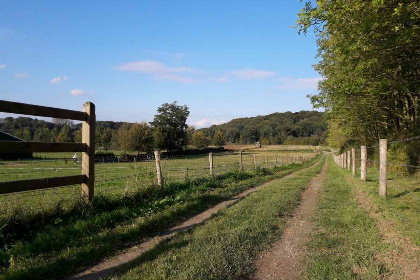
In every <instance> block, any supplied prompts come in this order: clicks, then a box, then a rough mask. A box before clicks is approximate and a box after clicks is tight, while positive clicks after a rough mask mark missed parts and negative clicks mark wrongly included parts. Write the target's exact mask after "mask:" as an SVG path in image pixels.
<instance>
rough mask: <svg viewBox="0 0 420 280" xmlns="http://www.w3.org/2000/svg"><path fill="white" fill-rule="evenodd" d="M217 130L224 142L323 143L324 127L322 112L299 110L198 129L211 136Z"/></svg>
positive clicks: (235, 120) (240, 119) (325, 128)
mask: <svg viewBox="0 0 420 280" xmlns="http://www.w3.org/2000/svg"><path fill="white" fill-rule="evenodd" d="M219 130H220V131H223V132H224V133H225V134H226V142H227V143H235V144H254V143H256V142H261V143H262V144H263V145H268V144H291V145H319V144H321V143H324V140H325V135H326V131H327V126H326V124H325V123H324V122H323V113H322V112H317V111H300V112H295V113H292V112H284V113H273V114H270V115H266V116H256V117H251V118H239V119H233V120H231V121H230V122H227V123H224V124H221V125H213V126H211V127H209V128H203V129H200V130H199V131H202V132H203V133H204V134H205V135H206V136H207V137H209V138H213V137H214V135H215V134H216V133H217V132H218V131H219Z"/></svg>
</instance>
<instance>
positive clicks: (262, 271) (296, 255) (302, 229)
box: [242, 161, 328, 280]
mask: <svg viewBox="0 0 420 280" xmlns="http://www.w3.org/2000/svg"><path fill="white" fill-rule="evenodd" d="M327 168H328V165H327V161H326V162H325V164H324V166H323V168H322V171H321V173H319V174H318V175H316V176H315V177H314V178H313V179H312V180H311V182H310V184H309V187H308V188H307V189H306V190H305V191H304V192H303V193H302V199H301V203H300V205H299V207H298V208H297V209H296V210H295V212H294V213H293V214H292V217H291V218H290V219H289V220H288V221H287V226H286V228H285V230H284V232H283V234H282V238H281V240H280V241H278V242H275V243H274V244H272V246H271V249H270V250H268V251H267V252H264V253H262V254H261V255H260V256H259V257H258V258H257V260H256V261H255V267H256V268H257V270H256V272H255V274H254V275H253V276H252V277H250V278H246V277H244V278H242V279H244V280H245V279H255V280H260V279H297V278H299V277H300V276H301V274H302V272H303V271H304V269H305V264H304V263H303V258H304V256H305V254H306V253H307V249H306V247H305V244H306V243H307V242H308V240H309V238H310V234H311V233H312V232H313V229H314V228H315V222H314V221H312V220H311V219H312V217H313V214H314V212H315V211H316V209H317V202H318V200H319V197H320V189H321V186H322V182H323V178H324V175H325V172H326V170H327Z"/></svg>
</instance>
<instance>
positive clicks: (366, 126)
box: [298, 0, 420, 154]
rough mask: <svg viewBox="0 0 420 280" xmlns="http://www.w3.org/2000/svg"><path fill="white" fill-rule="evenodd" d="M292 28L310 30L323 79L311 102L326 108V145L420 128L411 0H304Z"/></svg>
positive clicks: (419, 59) (417, 24)
mask: <svg viewBox="0 0 420 280" xmlns="http://www.w3.org/2000/svg"><path fill="white" fill-rule="evenodd" d="M298 28H299V32H303V33H306V32H308V30H312V29H313V30H314V31H315V34H316V36H317V46H318V61H319V62H318V63H317V64H316V65H315V69H316V70H317V71H318V72H319V73H320V75H321V76H322V77H323V80H322V81H321V82H320V83H319V90H320V92H319V94H317V95H313V96H311V101H312V103H313V104H314V106H315V107H317V108H321V107H322V108H324V109H325V113H326V119H327V121H328V125H329V134H328V144H329V145H330V146H332V147H335V148H343V147H346V146H349V145H355V144H367V145H371V144H376V143H377V139H379V138H388V139H390V140H393V139H394V140H396V139H405V138H409V137H413V136H418V135H420V2H419V1H418V0H404V1H396V0H375V1H365V0H354V1H351V2H349V1H347V0H336V1H328V0H318V1H307V2H306V5H305V8H304V9H303V10H302V11H301V12H300V13H299V18H298ZM417 154H418V150H417Z"/></svg>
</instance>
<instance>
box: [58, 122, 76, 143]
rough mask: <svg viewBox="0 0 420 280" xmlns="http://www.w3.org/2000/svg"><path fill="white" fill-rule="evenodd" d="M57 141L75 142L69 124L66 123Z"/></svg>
mask: <svg viewBox="0 0 420 280" xmlns="http://www.w3.org/2000/svg"><path fill="white" fill-rule="evenodd" d="M57 142H67V143H69V142H73V136H72V134H71V131H70V127H69V126H68V125H64V126H63V128H62V129H61V131H60V133H59V134H58V136H57Z"/></svg>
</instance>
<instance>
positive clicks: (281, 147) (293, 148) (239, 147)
mask: <svg viewBox="0 0 420 280" xmlns="http://www.w3.org/2000/svg"><path fill="white" fill-rule="evenodd" d="M224 148H225V149H228V150H258V151H261V150H278V151H299V150H300V151H303V150H312V151H323V150H328V148H327V147H325V146H312V145H262V147H261V148H258V147H257V146H256V145H225V146H224Z"/></svg>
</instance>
